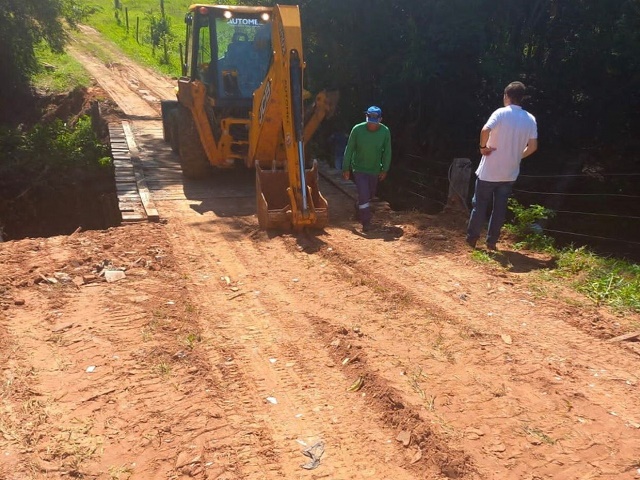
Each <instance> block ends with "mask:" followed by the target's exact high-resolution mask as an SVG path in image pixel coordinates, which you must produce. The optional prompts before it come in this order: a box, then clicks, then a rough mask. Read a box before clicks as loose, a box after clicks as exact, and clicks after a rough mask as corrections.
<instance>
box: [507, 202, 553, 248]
mask: <svg viewBox="0 0 640 480" xmlns="http://www.w3.org/2000/svg"><path fill="white" fill-rule="evenodd" d="M508 208H509V210H511V212H512V213H513V216H514V218H513V222H512V223H511V224H507V225H505V229H506V230H507V231H508V232H510V233H511V234H512V235H514V236H515V237H516V240H517V242H516V244H515V246H516V247H518V248H531V249H534V250H549V249H551V248H553V238H551V237H549V236H547V235H544V233H542V232H543V230H542V227H541V226H540V224H539V223H538V222H539V221H540V220H547V219H549V218H551V217H553V215H554V212H553V210H550V209H548V208H545V207H543V206H541V205H531V206H529V207H525V206H524V205H522V204H520V203H519V202H518V201H517V200H516V199H514V198H510V199H509V205H508Z"/></svg>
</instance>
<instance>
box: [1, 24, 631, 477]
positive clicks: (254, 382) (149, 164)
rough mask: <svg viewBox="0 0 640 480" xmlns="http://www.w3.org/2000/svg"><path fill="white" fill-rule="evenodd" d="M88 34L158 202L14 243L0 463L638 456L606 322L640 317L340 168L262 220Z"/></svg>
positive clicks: (255, 469)
mask: <svg viewBox="0 0 640 480" xmlns="http://www.w3.org/2000/svg"><path fill="white" fill-rule="evenodd" d="M86 38H87V41H90V42H99V43H100V44H101V45H103V47H102V48H103V49H104V50H105V51H108V52H112V50H111V49H112V47H108V46H105V44H104V42H102V40H100V39H99V37H98V36H97V35H95V34H91V32H87V36H86ZM74 51H75V52H76V53H77V55H78V58H82V59H83V61H84V62H85V64H86V65H87V67H88V68H89V69H90V71H92V72H95V73H94V75H95V76H96V78H97V79H98V81H99V82H100V84H101V86H102V87H103V88H104V89H105V91H107V92H109V93H110V95H111V97H112V98H113V99H114V100H115V101H117V102H118V103H119V104H120V106H121V108H122V110H123V111H124V112H125V113H126V115H127V116H128V118H129V120H130V122H131V124H132V126H133V130H134V133H135V135H136V143H137V145H138V147H139V150H140V157H141V160H142V163H143V165H144V168H145V175H146V176H147V180H148V183H149V188H150V190H151V194H152V198H153V200H154V202H155V204H156V206H157V208H158V211H159V214H160V217H161V219H162V222H161V223H159V224H134V225H128V226H123V227H120V228H117V229H111V230H108V231H105V232H80V233H76V234H74V235H71V236H69V237H54V238H49V239H30V240H23V241H18V242H7V243H4V244H1V245H0V265H1V266H2V271H1V273H0V306H2V308H3V310H0V311H1V312H2V317H1V318H0V352H1V353H2V357H1V358H2V359H3V363H2V365H1V367H2V375H3V377H2V380H3V381H2V384H1V387H0V399H1V403H0V414H1V415H0V455H1V456H2V457H1V458H2V461H1V462H0V478H7V479H11V480H18V479H20V480H22V479H41V478H42V479H45V478H46V479H50V478H51V479H53V478H69V477H72V478H99V479H125V478H132V479H166V478H172V479H173V478H175V479H178V478H191V477H195V478H203V479H204V478H207V479H229V480H230V479H281V478H287V479H294V478H331V479H360V478H363V479H364V478H372V479H414V478H415V479H424V478H429V479H438V478H462V479H496V480H498V479H547V478H557V479H563V480H564V479H590V478H602V479H626V478H628V479H632V478H640V471H639V470H638V469H640V396H639V395H638V393H639V392H638V389H639V387H638V381H639V375H638V371H639V368H638V366H639V357H638V353H640V349H639V348H638V347H637V344H636V343H632V342H626V343H607V342H606V340H605V339H606V338H609V337H612V336H615V335H618V334H622V333H624V332H625V331H628V330H629V329H631V328H633V326H634V325H635V328H638V325H639V324H640V319H639V318H638V317H637V316H635V317H632V316H626V317H617V316H614V315H612V314H611V313H610V312H607V311H605V310H604V309H599V308H596V307H595V306H593V305H592V304H591V303H589V301H588V300H587V299H585V298H583V297H579V296H577V295H576V294H574V293H571V291H570V290H568V289H566V288H565V287H564V286H563V284H562V282H560V281H550V280H543V279H542V278H543V277H544V276H546V277H549V275H548V274H547V275H544V273H543V271H544V269H545V268H547V267H548V266H549V261H548V260H549V259H547V258H544V257H540V256H537V255H534V254H531V253H529V252H515V251H511V250H509V249H507V250H504V251H502V252H500V253H499V254H498V255H496V256H495V260H496V261H494V262H490V263H487V264H483V263H479V262H477V261H475V260H473V259H472V257H471V256H470V253H469V251H468V250H467V249H465V248H464V246H463V242H462V241H461V233H460V231H461V230H460V227H461V225H462V224H463V222H464V219H461V218H449V217H447V216H439V217H428V216H424V215H416V214H403V213H395V212H389V211H387V210H382V211H378V212H377V218H376V222H377V224H378V229H377V231H376V232H374V233H373V234H371V235H370V236H368V237H362V236H360V235H359V234H358V233H357V232H356V230H355V229H354V226H355V225H354V223H353V222H352V220H351V219H350V213H351V203H350V201H349V200H348V199H347V197H345V196H344V194H342V193H341V192H340V191H339V190H337V189H334V188H333V187H331V185H330V184H328V183H327V184H325V185H323V187H322V189H323V193H324V194H325V195H326V196H327V197H328V198H329V202H330V205H331V225H330V226H329V227H328V228H327V229H326V230H325V231H324V232H322V233H320V234H318V235H291V234H282V235H280V234H274V233H266V232H262V231H259V230H258V229H257V220H256V217H255V215H254V213H255V212H254V200H253V190H252V188H253V182H252V173H251V172H248V173H246V172H244V173H243V172H230V173H226V174H220V175H219V176H216V177H214V178H212V179H209V180H203V181H200V182H184V181H183V179H182V176H181V175H180V171H179V166H178V164H177V159H176V158H175V157H173V155H172V154H171V153H170V151H169V149H168V148H167V147H166V146H164V145H163V144H162V142H161V128H160V121H159V116H158V115H159V114H158V112H159V104H158V103H157V99H159V98H162V97H163V96H164V95H169V94H170V92H171V84H170V83H169V82H167V81H166V80H164V79H162V78H160V77H158V76H156V75H155V74H153V73H151V72H148V71H146V70H143V69H140V68H139V67H136V66H134V65H132V64H130V63H129V62H128V61H126V60H125V59H124V57H123V56H122V55H121V54H118V56H117V58H118V59H119V61H118V63H117V64H115V63H111V64H110V65H107V66H105V65H104V62H99V61H96V60H95V59H91V58H90V57H89V56H87V54H86V53H82V52H83V51H84V50H83V49H82V46H81V45H78V46H76V47H74ZM114 58H116V57H115V55H114ZM141 102H142V103H141ZM104 270H110V271H114V270H119V271H121V272H124V278H121V279H119V280H117V281H111V282H107V281H105V277H104V275H103V276H100V273H101V272H103V271H104ZM108 275H113V274H112V273H110V274H108ZM119 275H120V276H123V275H122V274H119ZM305 451H306V452H307V454H306V455H305V454H304V453H303V452H305Z"/></svg>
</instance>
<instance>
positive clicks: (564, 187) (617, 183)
mask: <svg viewBox="0 0 640 480" xmlns="http://www.w3.org/2000/svg"><path fill="white" fill-rule="evenodd" d="M398 163H399V165H397V166H396V167H395V168H396V170H397V172H398V174H397V176H398V177H403V179H402V182H403V183H404V184H406V185H408V188H406V189H405V190H404V192H405V193H406V194H407V195H409V196H412V197H414V198H415V199H416V201H417V203H418V204H420V203H422V204H431V203H433V204H436V205H440V206H443V207H444V206H446V204H447V203H446V202H447V197H448V189H449V184H450V183H451V178H450V175H451V166H452V163H445V162H442V161H440V160H431V159H427V158H425V157H422V156H419V155H412V154H409V155H406V156H405V158H403V159H401V161H400V162H398ZM445 167H446V169H447V170H446V171H447V176H444V175H443V173H444V172H445ZM636 177H640V173H636V172H613V173H608V172H606V171H588V170H587V171H581V172H580V173H577V172H576V173H566V172H562V173H540V174H538V173H536V174H528V173H525V174H521V175H520V176H519V177H518V181H517V184H516V186H515V187H516V188H514V189H513V195H514V197H515V198H516V199H517V200H518V201H520V202H521V203H523V204H524V205H528V204H538V205H542V206H543V207H545V208H549V209H550V210H553V212H554V218H553V219H550V220H548V221H547V222H545V225H544V226H543V231H544V232H545V233H547V234H549V235H551V236H553V237H554V238H558V237H568V238H572V237H575V239H576V241H578V242H582V243H585V244H586V245H590V244H592V243H598V244H601V243H603V242H604V243H609V244H618V245H619V246H620V245H626V246H627V250H628V249H629V248H632V249H634V251H636V252H637V254H638V255H640V249H639V248H638V247H640V222H639V220H640V202H638V199H640V195H638V194H636V192H639V191H640V187H638V183H637V180H636ZM549 180H551V181H549ZM540 181H545V184H544V187H545V188H540V189H538V188H535V187H536V185H537V184H538V183H539V182H540ZM547 188H548V190H547ZM472 189H473V181H471V182H470V184H469V190H468V191H467V192H456V193H457V194H458V195H459V196H460V197H461V198H463V201H465V203H466V204H467V205H466V206H467V207H468V206H470V197H471V194H472ZM614 192H615V193H614ZM626 192H628V193H626ZM522 200H528V201H527V202H524V201H522ZM567 206H568V207H569V208H566V207H567ZM563 207H564V208H563ZM610 232H615V234H614V235H611V234H609V235H607V234H608V233H610ZM571 243H573V242H571ZM620 249H621V248H620V247H615V248H613V250H616V251H619V250H620Z"/></svg>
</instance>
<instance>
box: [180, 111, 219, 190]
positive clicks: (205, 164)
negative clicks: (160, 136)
mask: <svg viewBox="0 0 640 480" xmlns="http://www.w3.org/2000/svg"><path fill="white" fill-rule="evenodd" d="M177 123H178V149H179V151H180V165H181V166H182V174H183V175H184V176H185V177H187V178H202V177H205V176H207V175H208V174H209V173H211V165H209V161H208V160H207V155H206V153H205V152H204V149H203V148H202V143H201V142H200V136H199V135H198V130H197V129H196V125H195V123H194V121H193V117H192V116H191V112H190V111H189V109H188V108H186V107H183V106H182V105H181V106H180V107H179V108H178V122H177Z"/></svg>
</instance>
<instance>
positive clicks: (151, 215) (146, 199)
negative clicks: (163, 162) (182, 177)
mask: <svg viewBox="0 0 640 480" xmlns="http://www.w3.org/2000/svg"><path fill="white" fill-rule="evenodd" d="M122 129H123V130H124V133H125V135H126V137H127V144H128V145H129V151H130V152H131V162H132V163H133V170H134V172H135V176H136V182H137V184H138V192H139V193H140V200H142V206H143V207H144V210H145V212H146V214H147V218H148V219H149V220H150V221H152V222H158V221H160V215H159V214H158V210H157V209H156V207H155V204H154V203H153V201H152V200H151V194H150V193H149V187H148V186H147V182H146V180H145V178H144V174H143V173H142V165H141V164H140V154H139V152H138V146H137V145H136V142H135V138H134V136H133V130H132V129H131V125H130V124H129V122H127V121H124V122H122Z"/></svg>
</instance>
